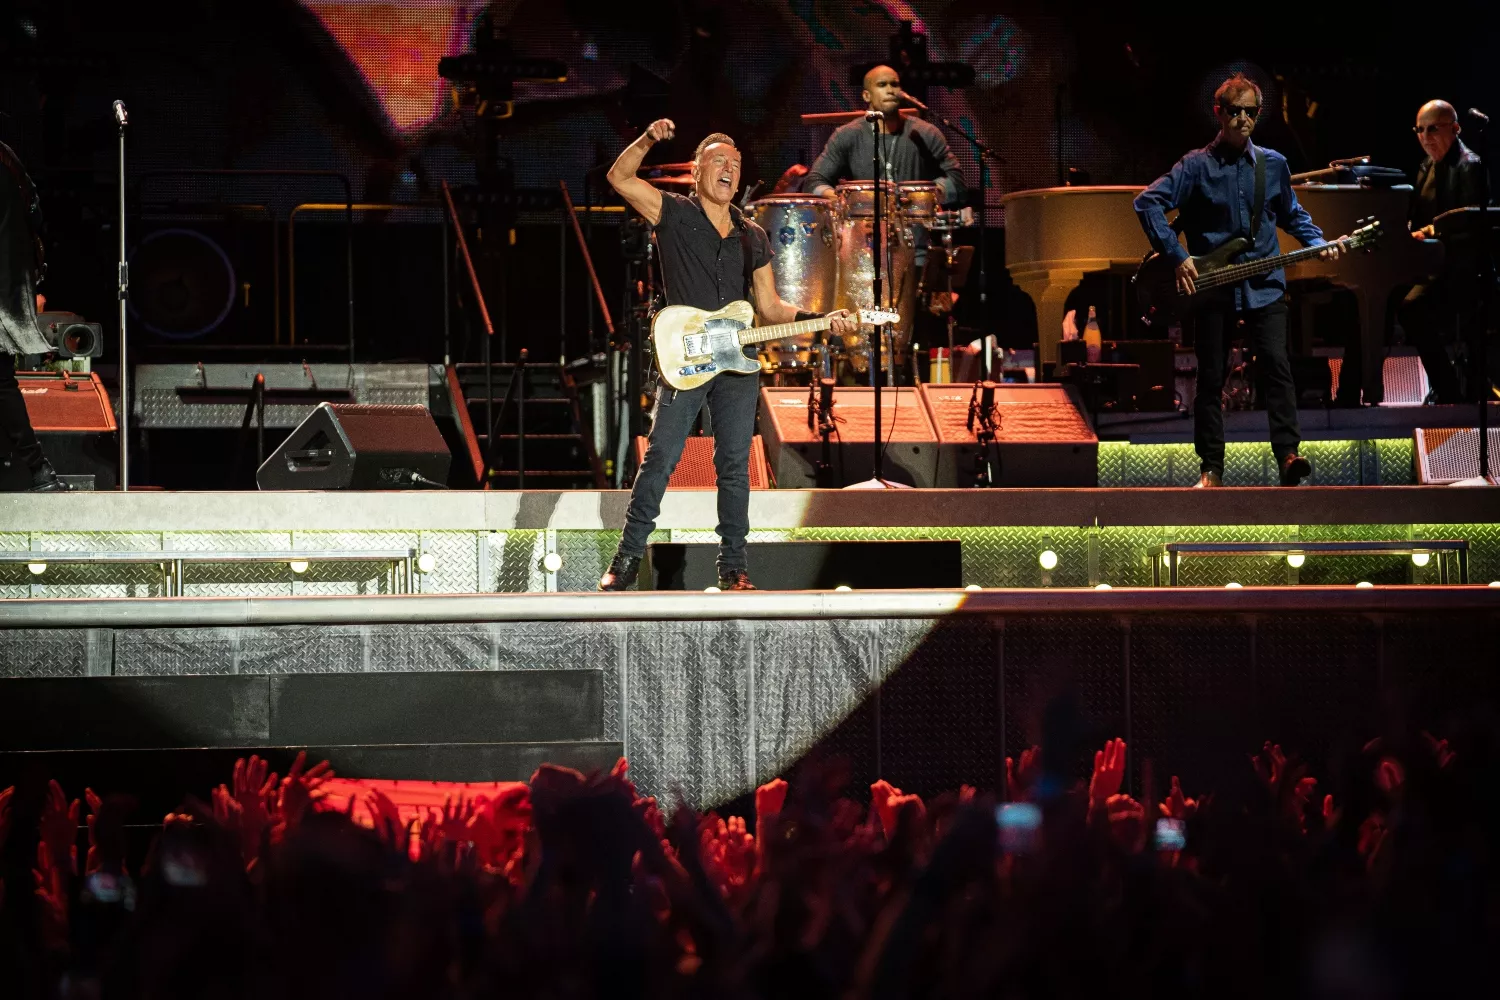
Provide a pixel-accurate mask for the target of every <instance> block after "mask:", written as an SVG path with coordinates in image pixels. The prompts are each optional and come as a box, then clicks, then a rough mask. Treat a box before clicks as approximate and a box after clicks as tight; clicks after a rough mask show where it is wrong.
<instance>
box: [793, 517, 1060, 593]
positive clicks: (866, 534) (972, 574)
mask: <svg viewBox="0 0 1500 1000" xmlns="http://www.w3.org/2000/svg"><path fill="white" fill-rule="evenodd" d="M1088 535H1089V532H1088V529H1085V528H1067V527H1064V528H1045V527H1033V526H1025V527H1018V526H998V527H997V526H985V527H976V528H941V527H938V528H801V529H798V530H797V532H796V533H795V537H797V538H798V539H806V540H808V541H846V540H866V539H915V538H957V539H958V540H959V541H960V542H961V543H962V544H963V570H964V583H965V584H966V585H968V584H976V585H978V586H981V587H1085V586H1088V583H1089V539H1088ZM1049 549H1050V550H1051V551H1052V552H1055V553H1056V554H1057V565H1056V566H1055V567H1054V568H1053V569H1052V570H1051V571H1048V570H1045V569H1043V568H1042V566H1041V563H1040V562H1039V557H1040V556H1041V553H1042V552H1044V551H1047V550H1049Z"/></svg>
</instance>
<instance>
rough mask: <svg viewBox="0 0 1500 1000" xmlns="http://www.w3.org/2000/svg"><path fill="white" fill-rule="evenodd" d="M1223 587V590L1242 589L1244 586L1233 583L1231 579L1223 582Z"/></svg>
mask: <svg viewBox="0 0 1500 1000" xmlns="http://www.w3.org/2000/svg"><path fill="white" fill-rule="evenodd" d="M1224 589H1225V590H1242V589H1244V588H1243V585H1241V584H1238V583H1235V582H1234V581H1233V580H1230V581H1229V582H1228V583H1226V584H1224Z"/></svg>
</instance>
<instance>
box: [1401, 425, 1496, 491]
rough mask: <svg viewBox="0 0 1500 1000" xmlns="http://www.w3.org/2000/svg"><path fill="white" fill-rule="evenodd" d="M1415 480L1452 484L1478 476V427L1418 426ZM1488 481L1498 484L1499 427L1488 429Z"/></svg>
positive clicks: (1432, 484)
mask: <svg viewBox="0 0 1500 1000" xmlns="http://www.w3.org/2000/svg"><path fill="white" fill-rule="evenodd" d="M1412 436H1413V437H1414V438H1415V439H1416V448H1415V457H1416V460H1417V482H1418V483H1419V484H1420V485H1423V486H1451V485H1452V484H1454V483H1458V482H1463V481H1464V480H1466V479H1472V480H1477V479H1478V478H1479V428H1478V427H1418V428H1416V429H1415V430H1413V431H1412ZM1488 437H1489V443H1490V481H1491V482H1492V483H1500V427H1491V428H1489V434H1488Z"/></svg>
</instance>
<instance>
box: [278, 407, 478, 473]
mask: <svg viewBox="0 0 1500 1000" xmlns="http://www.w3.org/2000/svg"><path fill="white" fill-rule="evenodd" d="M448 461H449V455H448V445H447V443H446V442H445V441H444V440H443V435H442V433H441V432H440V431H439V430H438V427H437V424H436V423H434V422H433V419H432V414H431V413H429V412H428V410H427V407H425V406H372V405H366V404H362V403H320V404H318V407H317V409H315V410H313V411H312V413H310V414H308V416H307V419H306V420H304V421H302V423H300V424H298V425H297V429H296V430H294V431H292V433H291V434H289V435H288V436H287V439H286V440H285V441H283V442H282V443H281V447H279V448H277V449H276V450H275V451H274V452H273V453H272V454H271V457H270V458H268V459H266V461H265V464H264V465H262V466H261V467H260V471H259V472H257V473H256V474H255V481H256V483H257V484H258V485H259V486H260V488H261V489H263V490H398V489H411V488H420V487H424V486H442V485H444V484H445V483H447V481H448Z"/></svg>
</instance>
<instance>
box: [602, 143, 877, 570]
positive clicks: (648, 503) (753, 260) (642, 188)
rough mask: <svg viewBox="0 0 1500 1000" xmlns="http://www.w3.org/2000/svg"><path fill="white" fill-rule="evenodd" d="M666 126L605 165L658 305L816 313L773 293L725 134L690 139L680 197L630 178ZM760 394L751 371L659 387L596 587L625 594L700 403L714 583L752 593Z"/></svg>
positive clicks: (848, 324)
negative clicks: (637, 237)
mask: <svg viewBox="0 0 1500 1000" xmlns="http://www.w3.org/2000/svg"><path fill="white" fill-rule="evenodd" d="M675 130H676V126H675V125H673V124H672V122H671V121H669V120H667V119H665V118H663V119H660V120H658V121H655V122H652V123H651V127H650V128H648V129H647V130H646V132H645V134H644V135H642V136H641V137H640V138H639V139H637V140H636V141H635V142H633V143H631V144H630V145H629V146H627V147H626V148H625V151H624V152H623V153H621V154H620V158H619V159H618V160H616V161H615V164H614V166H613V167H611V168H610V170H609V183H610V186H611V187H613V188H614V189H615V190H616V191H618V192H620V194H621V196H622V197H624V199H625V200H626V201H627V202H628V203H629V204H630V207H631V208H633V209H635V210H636V211H637V212H639V213H641V215H642V216H643V217H644V218H645V219H646V221H647V222H649V223H650V224H651V226H652V228H653V229H654V231H655V233H656V242H657V246H658V248H659V249H660V251H661V270H662V278H663V284H664V285H665V286H666V297H667V304H668V305H684V306H694V307H696V308H699V309H707V310H709V311H716V310H718V309H722V308H723V307H724V306H726V305H728V304H729V303H731V302H735V301H739V300H742V299H748V300H750V302H751V303H752V304H753V305H754V306H755V313H756V318H757V320H759V321H760V322H762V323H788V322H792V321H794V320H804V319H811V318H813V317H814V316H815V315H817V314H814V313H805V312H801V311H800V310H798V309H797V307H796V306H793V305H791V304H789V303H787V302H785V301H784V300H783V299H782V298H781V296H780V295H779V294H778V293H777V291H776V281H775V278H774V276H773V275H772V272H771V241H770V240H769V239H768V238H767V237H766V234H765V231H764V230H763V229H761V228H760V226H758V225H756V224H755V223H754V222H753V221H751V220H749V219H747V218H745V217H744V215H743V214H741V212H740V211H739V209H738V208H736V207H735V206H734V205H733V204H732V202H733V199H734V194H735V191H736V190H738V188H739V186H740V153H739V150H738V149H736V148H735V146H734V140H733V139H731V138H730V137H729V136H727V135H723V134H721V133H717V132H716V133H714V134H713V135H710V136H708V137H707V138H705V139H704V140H703V141H702V142H700V143H698V149H697V152H696V153H694V155H693V182H694V185H695V191H694V193H693V194H692V195H690V196H688V197H683V196H682V195H678V194H672V193H670V192H663V191H659V190H657V189H656V188H655V187H652V186H651V185H650V184H648V183H646V181H644V180H642V179H641V178H639V177H637V176H636V172H637V171H638V170H639V169H640V166H641V161H642V160H643V159H645V157H646V153H647V152H648V151H649V150H650V149H651V147H652V146H654V145H656V144H657V143H658V142H661V141H662V140H664V139H670V138H671V137H672V135H673V133H674V131H675ZM845 314H846V311H845V310H839V311H838V312H837V313H829V314H828V315H830V316H838V317H840V318H839V319H836V320H835V321H834V322H833V330H834V331H835V332H836V333H853V332H855V331H856V330H857V329H858V327H857V325H856V323H855V322H854V321H853V320H852V319H848V318H844V317H845ZM759 397H760V380H759V379H758V378H756V377H754V376H753V375H739V374H730V373H725V374H724V375H721V376H720V377H718V378H715V379H713V380H712V381H710V382H708V383H707V384H705V385H701V386H699V387H698V388H696V389H687V390H678V389H673V388H672V387H670V386H668V385H666V384H665V383H662V384H661V385H660V387H659V388H658V389H657V393H656V407H655V412H654V413H653V415H652V421H651V433H650V437H649V438H648V440H647V445H646V457H645V459H644V460H643V461H642V462H641V467H640V469H639V470H638V471H637V472H636V476H635V488H634V489H632V490H631V492H630V506H629V507H628V508H627V509H626V512H625V534H624V536H623V537H622V538H621V539H620V547H619V549H618V550H617V551H616V552H615V557H614V559H613V560H611V562H610V564H609V569H608V571H606V572H605V574H604V576H603V577H601V578H600V580H599V589H600V590H625V589H626V588H628V587H629V586H630V585H631V584H633V583H634V582H635V578H636V574H637V573H638V572H639V570H640V565H641V557H642V556H643V555H645V553H646V539H647V538H649V537H650V535H651V531H652V529H654V528H655V527H656V515H657V514H658V513H659V512H660V511H661V498H662V494H663V493H665V492H666V489H667V480H668V479H669V478H670V477H671V475H672V470H673V469H675V468H676V467H677V460H678V459H679V458H681V457H682V448H683V445H684V444H686V442H687V436H688V434H689V433H690V432H691V431H692V429H693V424H694V422H695V421H696V420H697V419H698V412H699V411H700V410H701V409H702V408H703V405H704V404H705V403H707V404H708V410H709V414H710V416H711V417H712V418H713V434H714V470H715V472H716V473H717V474H718V490H719V526H718V531H719V561H718V562H719V588H720V589H721V590H754V589H755V587H754V585H752V584H751V582H750V575H749V572H748V569H747V566H746V562H745V538H746V536H747V535H748V534H749V532H750V468H749V466H750V442H751V438H752V437H753V436H754V434H755V408H756V402H757V400H758V399H759Z"/></svg>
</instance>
